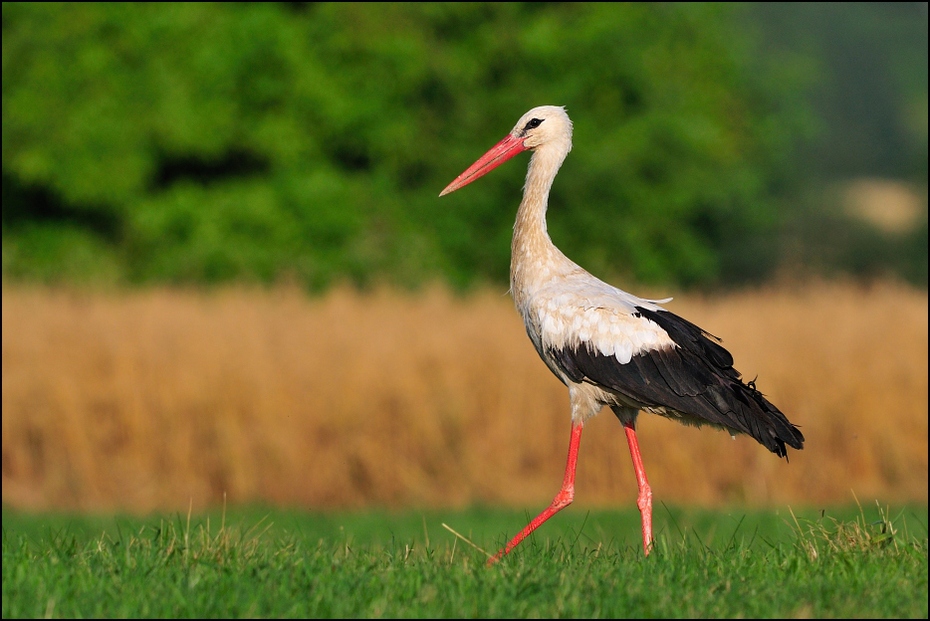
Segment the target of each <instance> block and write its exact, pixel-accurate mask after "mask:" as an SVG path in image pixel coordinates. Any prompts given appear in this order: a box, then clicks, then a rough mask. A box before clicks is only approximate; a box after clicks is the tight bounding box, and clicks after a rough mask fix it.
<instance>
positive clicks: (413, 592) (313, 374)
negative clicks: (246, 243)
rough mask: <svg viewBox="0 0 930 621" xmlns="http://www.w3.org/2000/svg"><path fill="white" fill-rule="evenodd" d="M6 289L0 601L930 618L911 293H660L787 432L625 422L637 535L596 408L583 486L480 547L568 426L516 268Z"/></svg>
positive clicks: (122, 608)
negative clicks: (470, 275)
mask: <svg viewBox="0 0 930 621" xmlns="http://www.w3.org/2000/svg"><path fill="white" fill-rule="evenodd" d="M664 293H665V292H662V291H656V292H650V295H654V296H655V297H660V296H662V295H664ZM3 300H4V302H3V325H2V327H3V378H2V379H3V383H2V392H3V394H2V404H3V418H2V424H3V434H2V442H3V457H2V473H3V487H2V489H3V506H4V510H3V564H2V571H3V617H4V618H8V617H36V616H46V617H69V616H100V617H117V616H136V617H138V616H144V617H153V616H175V617H177V616H191V617H194V616H196V617H204V616H206V617H243V616H250V617H254V616H277V617H296V616H315V617H399V616H405V617H424V618H434V617H508V618H509V617H534V616H536V617H539V616H546V617H554V616H588V617H663V618H667V617H695V616H701V617H740V616H753V617H773V618H781V617H810V616H817V617H852V616H855V617H913V618H921V617H922V618H926V615H927V597H926V593H927V294H926V292H923V291H917V290H914V289H911V288H908V287H905V286H901V285H897V284H893V283H888V282H879V283H874V284H871V285H868V286H864V285H853V284H843V283H831V284H826V283H809V284H793V285H787V284H782V285H778V286H771V287H768V288H763V289H759V290H754V291H744V292H737V293H730V294H725V295H724V294H720V295H715V296H713V297H711V296H707V297H702V296H695V295H687V296H681V297H680V298H678V299H676V300H675V301H673V302H672V303H670V304H669V305H668V308H669V309H670V310H673V311H675V312H678V313H680V314H682V315H684V316H686V317H688V318H689V319H691V320H693V321H695V322H697V323H698V324H700V325H702V326H704V327H705V328H706V329H707V330H709V331H711V332H713V333H715V334H718V335H720V336H722V337H723V338H724V344H725V345H726V346H727V347H728V348H729V349H730V350H731V351H732V353H733V354H734V356H735V358H736V360H737V368H738V369H740V370H741V371H742V372H743V373H744V374H745V375H746V377H747V378H748V379H752V378H756V381H757V383H758V385H759V387H760V389H761V390H763V392H765V393H766V394H767V395H768V396H769V397H770V398H771V400H772V401H773V402H775V403H776V404H778V405H779V406H780V407H781V408H782V409H783V410H784V411H785V412H786V413H787V414H788V416H789V417H790V419H791V420H792V421H793V422H794V423H796V424H798V425H800V426H801V428H802V430H803V432H804V434H805V436H806V438H807V443H806V445H805V448H804V450H803V451H792V452H791V453H790V455H789V458H790V461H788V462H787V463H786V462H785V460H780V459H778V458H776V457H775V456H774V455H771V454H770V453H768V452H767V451H765V450H764V449H763V448H762V447H760V446H758V445H756V443H755V442H754V441H751V440H749V439H747V438H744V437H737V438H736V439H731V438H730V437H729V436H728V435H727V434H725V433H722V432H718V431H714V430H709V429H694V428H686V427H682V426H680V425H677V424H675V423H672V422H670V421H666V420H664V419H658V418H656V417H650V416H643V417H641V419H640V425H639V428H640V442H641V447H642V449H643V454H644V459H645V463H646V468H647V472H648V473H649V476H650V482H651V484H652V487H653V492H654V494H655V498H654V502H655V525H656V547H655V549H654V552H653V554H652V555H650V556H649V557H648V558H644V557H643V555H642V549H641V544H640V539H639V537H640V535H639V514H638V512H637V511H636V508H635V496H636V484H635V481H634V479H633V475H632V467H631V465H630V463H629V455H628V453H627V449H626V443H625V440H624V437H623V434H622V430H621V428H620V425H619V424H617V422H616V420H614V419H613V417H612V416H610V415H604V414H602V415H600V416H598V417H596V418H595V419H593V421H592V422H591V423H590V424H589V425H588V431H587V432H586V435H585V438H584V441H583V442H582V448H581V453H580V459H579V466H578V476H577V479H576V496H575V504H574V505H573V506H572V507H570V508H568V509H567V510H565V511H563V512H561V513H560V514H559V515H558V516H557V517H556V518H554V519H553V520H551V521H550V522H549V523H547V524H546V525H545V526H544V527H543V528H542V529H540V530H539V531H537V533H536V534H534V535H533V536H532V537H531V538H530V539H528V540H527V541H526V542H524V544H523V545H521V546H520V547H519V548H518V549H517V550H515V551H514V552H513V553H512V554H511V555H509V556H508V557H507V558H506V559H505V560H504V561H503V562H502V563H500V564H499V565H498V566H497V567H495V568H492V569H490V570H488V569H486V568H485V567H484V563H485V560H486V558H487V553H488V552H491V553H493V551H495V550H496V549H497V547H498V546H500V545H502V544H503V543H504V542H505V541H506V539H507V538H508V537H509V536H511V535H512V534H513V533H514V532H515V531H516V530H517V529H519V528H520V527H522V526H523V525H524V524H525V523H526V521H527V520H528V519H529V518H530V517H532V515H535V514H536V513H537V512H538V511H539V510H540V509H542V508H543V507H544V506H545V505H546V504H547V503H548V502H549V500H550V499H551V497H552V494H554V493H555V491H556V490H557V489H558V485H559V483H560V481H561V475H562V470H563V468H564V459H565V449H566V446H567V441H568V438H567V435H568V428H569V419H568V398H567V395H566V391H565V388H564V387H563V386H562V385H561V384H560V383H559V382H558V381H557V380H556V379H555V378H554V377H552V376H551V375H550V373H549V371H548V370H547V369H546V368H545V366H544V365H543V364H542V363H541V362H540V361H539V360H538V358H537V356H536V354H535V352H534V351H533V349H532V347H531V345H530V344H529V341H528V339H527V338H526V336H525V334H524V331H523V327H522V325H521V324H520V322H519V319H518V317H517V314H516V312H515V311H514V309H513V308H512V305H511V302H510V299H509V297H507V296H506V294H505V292H503V291H499V290H492V289H485V290H482V291H478V292H474V293H472V294H469V295H454V294H452V293H450V292H449V291H448V290H446V289H444V288H441V287H435V288H428V289H425V290H423V291H421V292H420V293H416V294H409V293H408V294H401V293H398V292H396V291H391V290H386V289H385V290H375V291H372V292H369V293H360V292H358V291H355V290H350V289H337V290H335V291H333V292H331V293H330V294H328V295H326V296H324V297H320V298H308V297H306V296H305V295H303V294H302V293H300V292H299V291H296V290H293V289H288V288H280V289H274V290H250V289H243V288H237V289H228V290H214V291H212V292H205V291H179V290H143V291H134V292H133V291H121V292H88V291H76V290H67V289H49V288H30V287H5V288H4V290H3ZM855 502H861V506H857V505H855V504H854V503H855ZM227 506H228V507H229V509H228V511H227V510H226V509H224V507H227ZM249 507H252V508H249Z"/></svg>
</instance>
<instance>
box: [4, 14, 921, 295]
mask: <svg viewBox="0 0 930 621" xmlns="http://www.w3.org/2000/svg"><path fill="white" fill-rule="evenodd" d="M741 10H742V9H740V8H736V9H734V8H730V7H729V6H727V5H717V4H703V3H702V4H688V3H681V4H675V3H668V4H613V3H610V4H601V3H564V4H561V3H556V4H548V3H545V4H537V3H488V4H482V3H463V4H459V3H443V4H429V3H418V4H395V3H380V4H379V3H375V4H371V3H319V4H317V3H307V4H269V3H250V4H228V5H222V4H220V5H217V4H167V5H166V4H94V3H78V4H67V5H60V4H16V3H4V5H3V274H4V277H5V278H26V279H40V280H50V281H87V280H90V281H109V282H117V283H132V282H137V283H146V282H154V283H210V282H223V281H228V280H233V279H235V280H247V281H258V282H275V281H279V280H282V279H287V280H296V281H298V282H301V283H303V284H305V285H306V286H308V287H310V288H312V289H319V288H322V287H325V286H326V285H328V284H330V283H332V282H334V281H337V280H343V279H345V280H349V281H352V282H355V283H357V284H366V283H369V282H372V281H376V280H387V281H391V282H395V283H400V284H405V285H415V284H417V283H420V282H422V281H424V280H426V279H430V278H435V277H441V278H444V279H446V280H447V281H450V282H453V283H455V284H456V285H465V284H468V283H472V282H475V281H476V280H496V281H503V280H504V279H506V274H507V267H508V255H509V237H510V228H511V223H512V218H513V212H514V210H515V207H516V204H517V202H518V200H519V189H520V186H521V182H522V177H523V174H524V167H523V166H524V163H525V160H521V162H520V163H512V164H511V165H510V166H508V167H505V168H503V169H502V170H501V171H498V172H496V173H495V174H494V175H492V176H489V177H487V178H486V179H484V180H482V182H481V183H480V184H475V185H474V186H471V187H469V188H468V190H467V191H463V192H460V193H457V194H454V195H452V196H450V197H447V198H443V199H442V200H439V199H438V198H437V194H438V192H439V190H440V189H442V188H443V187H444V186H445V184H446V183H447V182H448V181H450V180H451V179H452V178H453V177H454V176H455V175H457V174H458V173H459V172H461V170H463V169H464V168H465V167H466V166H467V165H468V164H470V163H471V162H472V161H473V160H474V159H475V158H476V157H477V156H479V155H480V154H481V153H483V152H484V150H485V149H486V148H487V147H489V146H490V145H491V144H493V143H494V142H495V141H496V140H498V139H499V138H500V137H502V136H503V135H504V133H505V132H507V131H508V130H509V129H510V128H511V126H512V124H513V123H514V122H515V121H516V119H517V118H518V117H519V116H520V115H521V114H522V113H523V112H524V111H526V110H527V109H529V108H530V107H532V106H535V105H540V104H544V103H545V104H549V103H551V104H560V105H566V106H567V108H568V110H569V113H570V114H571V115H572V117H573V119H574V122H575V146H576V148H575V151H574V153H572V155H571V156H570V157H569V159H568V160H567V163H566V166H565V169H564V170H565V173H564V174H563V175H561V176H560V178H559V179H558V180H557V182H556V186H555V188H554V191H553V196H552V203H553V208H552V209H551V211H550V230H551V232H552V236H553V238H554V239H555V241H556V243H557V244H559V245H560V246H561V247H563V249H564V250H565V251H566V253H567V254H569V255H570V256H572V257H573V258H575V259H576V260H577V261H578V262H579V263H581V264H582V265H584V266H585V267H587V268H588V269H590V270H591V271H593V272H594V273H596V274H598V275H601V276H619V277H621V278H624V279H635V280H640V281H647V282H669V281H677V282H679V283H682V284H686V285H687V284H697V285H707V284H714V283H721V282H724V283H727V282H734V281H739V280H746V279H754V278H759V277H761V276H765V275H766V274H768V273H769V272H770V271H771V270H772V269H773V268H774V267H775V264H776V261H777V252H778V250H777V248H776V247H775V241H774V240H776V239H777V236H775V235H773V233H774V232H775V231H777V229H778V226H779V222H780V220H779V209H778V199H779V197H782V198H783V197H784V196H785V193H786V191H788V190H789V189H790V188H792V187H793V184H795V183H796V181H797V177H796V176H795V175H794V174H793V171H792V169H791V167H790V166H789V165H788V163H789V161H790V159H791V156H792V155H793V154H794V153H795V146H796V143H797V141H798V138H799V137H800V136H802V135H804V134H805V132H806V131H807V130H808V129H809V128H810V127H812V125H810V120H811V116H810V114H809V109H808V105H807V103H806V102H805V100H804V98H803V97H802V94H803V93H804V92H805V91H804V89H805V88H806V85H807V84H809V83H810V80H811V76H812V75H813V73H812V72H809V71H806V69H805V67H807V65H806V64H805V63H804V62H796V61H797V59H794V58H793V57H791V56H790V55H788V54H784V53H779V52H778V51H777V50H775V51H771V50H770V51H769V53H767V54H765V55H761V54H759V53H758V51H757V49H756V48H755V47H754V43H753V42H754V41H756V40H757V38H756V37H754V36H753V34H752V29H749V28H746V27H744V25H741V24H743V23H744V22H741V21H740V20H739V19H738V17H739V16H740V15H741V13H740V11H741ZM924 101H926V100H924Z"/></svg>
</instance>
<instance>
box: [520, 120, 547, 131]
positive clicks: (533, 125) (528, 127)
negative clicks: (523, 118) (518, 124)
mask: <svg viewBox="0 0 930 621" xmlns="http://www.w3.org/2000/svg"><path fill="white" fill-rule="evenodd" d="M542 122H543V120H542V119H531V120H530V122H529V123H527V124H526V125H524V126H523V131H529V130H531V129H536V128H537V127H539V126H540V125H541V124H542Z"/></svg>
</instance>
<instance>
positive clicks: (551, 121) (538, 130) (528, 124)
mask: <svg viewBox="0 0 930 621" xmlns="http://www.w3.org/2000/svg"><path fill="white" fill-rule="evenodd" d="M542 148H547V149H548V148H552V149H553V150H557V151H558V152H559V154H560V158H564V157H565V155H566V154H568V152H569V151H571V149H572V121H571V119H569V118H568V115H567V114H566V113H565V108H563V107H561V106H537V107H536V108H533V109H532V110H530V111H529V112H527V113H526V114H524V115H523V116H521V117H520V120H519V121H517V124H516V125H514V128H513V130H511V132H510V133H509V134H507V135H506V136H505V137H504V139H503V140H501V141H500V142H498V143H497V144H496V145H494V146H493V147H491V149H490V150H489V151H488V152H487V153H485V154H484V155H482V156H481V157H480V158H479V159H478V161H477V162H475V163H474V164H472V165H471V166H469V167H468V170H466V171H465V172H463V173H462V174H461V175H459V176H458V177H456V178H455V180H454V181H453V182H452V183H450V184H449V185H448V186H446V189H445V190H443V191H442V192H441V193H440V194H439V196H445V195H446V194H449V193H450V192H455V191H456V190H458V189H459V188H461V187H463V186H466V185H468V184H469V183H471V182H472V181H474V180H475V179H477V178H479V177H483V176H484V175H486V174H488V173H489V172H491V171H492V170H494V169H495V168H497V167H498V166H500V165H501V164H503V163H504V162H506V161H507V160H509V159H510V158H512V157H513V156H514V155H516V154H518V153H523V152H524V151H530V150H537V149H540V150H541V149H542ZM559 161H561V159H560V160H559Z"/></svg>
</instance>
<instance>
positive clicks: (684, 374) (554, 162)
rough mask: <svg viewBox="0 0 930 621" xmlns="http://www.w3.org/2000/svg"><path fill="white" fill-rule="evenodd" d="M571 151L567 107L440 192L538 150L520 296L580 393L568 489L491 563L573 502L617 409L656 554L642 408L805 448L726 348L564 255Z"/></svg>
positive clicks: (520, 264) (520, 241)
mask: <svg viewBox="0 0 930 621" xmlns="http://www.w3.org/2000/svg"><path fill="white" fill-rule="evenodd" d="M571 148H572V122H571V120H570V119H569V118H568V115H567V114H566V113H565V110H564V108H562V107H559V106H540V107H537V108H533V109H532V110H530V111H529V112H527V113H526V114H524V115H523V116H522V117H521V118H520V120H519V121H517V124H516V126H514V128H513V130H512V131H511V132H510V133H509V134H508V135H507V136H506V137H505V138H504V139H503V140H501V141H500V142H499V143H497V144H496V145H495V146H494V147H492V148H491V150H490V151H488V152H487V153H485V154H484V155H483V156H482V157H481V158H480V159H478V161H477V162H475V163H474V164H472V165H471V167H469V168H468V169H467V170H466V171H465V172H463V173H462V174H461V175H459V176H458V177H457V178H456V179H455V180H454V181H453V182H452V183H450V184H449V185H448V186H447V187H446V189H444V190H443V191H442V193H441V194H440V196H443V195H445V194H449V193H450V192H454V191H455V190H458V189H459V188H461V187H463V186H465V185H467V184H469V183H471V182H472V181H474V180H475V179H477V178H479V177H481V176H482V175H485V174H487V173H488V172H490V171H491V170H493V169H494V168H496V167H497V166H499V165H500V164H503V163H504V162H505V161H507V160H508V159H510V158H512V157H513V156H515V155H517V154H518V153H522V152H523V151H532V152H533V155H532V157H531V158H530V165H529V170H528V172H527V175H526V185H525V186H524V188H523V201H522V202H521V203H520V208H519V209H518V210H517V219H516V223H515V224H514V230H513V242H512V245H511V262H510V291H511V294H512V295H513V298H514V303H515V304H516V307H517V310H519V311H520V314H521V315H522V316H523V322H524V324H525V325H526V331H527V334H529V337H530V340H531V341H533V345H534V346H535V347H536V351H537V352H538V353H539V355H540V357H541V358H542V359H543V362H545V363H546V365H547V366H548V367H549V369H550V370H551V371H552V372H553V373H554V374H555V375H556V377H558V378H559V379H560V380H561V381H562V383H563V384H565V385H566V386H567V387H568V393H569V397H570V401H571V415H572V427H571V440H570V442H569V445H568V463H567V464H566V467H565V479H564V480H563V482H562V488H561V489H560V490H559V493H558V494H556V496H555V498H554V499H553V500H552V504H550V505H549V507H548V508H547V509H545V510H544V511H543V512H542V513H540V514H539V515H538V516H537V517H536V518H535V519H534V520H532V521H531V522H530V523H529V524H528V525H527V526H526V527H525V528H524V529H523V530H521V531H520V532H519V533H517V535H516V536H514V538H513V539H511V540H510V542H509V543H507V545H505V546H504V547H503V548H502V549H501V550H500V551H499V552H498V553H497V554H496V555H495V556H494V557H492V558H491V559H490V560H489V561H488V563H489V564H492V563H494V562H496V561H498V560H500V559H501V557H503V556H504V555H505V554H507V553H508V552H510V551H511V550H512V549H513V548H514V547H516V546H517V545H518V544H519V543H520V542H521V541H523V539H525V538H526V537H527V536H528V535H529V534H530V533H532V532H533V531H534V530H536V529H537V528H538V527H539V526H540V525H541V524H542V523H543V522H545V521H546V520H548V519H549V518H550V517H552V516H553V515H555V514H556V513H557V512H559V511H560V510H562V509H564V508H565V507H566V506H568V505H569V504H571V502H572V500H573V498H574V495H575V465H576V463H577V460H578V446H579V443H580V441H581V431H582V429H583V428H584V424H585V421H587V420H588V419H589V418H591V417H592V416H594V415H595V414H597V413H598V412H599V411H600V410H601V408H602V407H603V406H605V405H606V406H608V407H610V409H611V410H613V412H614V414H616V416H617V418H618V419H620V422H621V423H622V424H623V427H624V430H625V431H626V437H627V442H628V443H629V446H630V454H631V456H632V458H633V468H634V470H635V471H636V480H637V483H638V486H639V496H638V497H637V503H636V504H637V506H638V507H639V511H640V513H641V515H642V530H643V549H644V551H645V553H646V554H649V551H650V547H651V545H652V490H651V489H650V487H649V482H648V481H647V479H646V472H645V470H644V468H643V461H642V457H641V456H640V452H639V444H638V442H637V439H636V431H635V424H636V417H637V415H638V414H639V412H640V410H644V411H646V412H651V413H653V414H659V415H661V416H665V417H667V418H673V419H676V420H678V421H679V422H682V423H685V424H689V425H697V426H700V425H711V426H713V427H718V428H722V429H726V430H727V431H729V432H730V433H731V434H736V433H746V434H749V435H750V436H752V437H753V438H755V439H756V440H757V441H758V442H759V443H760V444H762V445H763V446H765V448H767V449H769V450H770V451H772V452H773V453H775V454H776V455H778V456H779V457H787V454H786V448H785V445H786V444H787V445H788V446H791V447H792V448H795V449H801V448H803V446H804V436H803V435H801V432H800V431H798V429H797V428H796V427H795V426H794V425H792V424H791V422H789V421H788V419H787V418H786V417H785V415H784V414H782V413H781V412H780V411H779V410H778V408H777V407H775V406H774V405H772V404H771V403H769V401H768V400H767V399H766V398H765V397H764V396H763V395H762V393H760V392H759V391H758V390H756V386H755V383H754V382H749V383H744V382H743V381H742V380H741V379H740V374H739V372H738V371H737V370H736V369H734V368H733V357H732V356H731V355H730V353H729V352H728V351H727V350H726V349H724V348H723V347H722V346H721V345H720V344H719V342H718V341H719V339H717V338H716V337H714V336H712V335H711V334H708V333H707V332H705V331H704V330H702V329H701V328H699V327H698V326H696V325H694V324H693V323H691V322H689V321H687V320H685V319H682V318H681V317H678V316H677V315H675V314H673V313H670V312H669V311H667V310H665V309H664V308H662V306H660V304H663V303H666V302H668V301H669V300H645V299H642V298H639V297H636V296H635V295H632V294H630V293H627V292H625V291H621V290H620V289H617V288H616V287H612V286H611V285H608V284H607V283H605V282H603V281H601V280H599V279H597V278H595V277H594V276H592V275H591V274H589V273H588V272H586V271H585V270H584V269H582V268H581V267H580V266H578V265H577V264H575V263H574V262H573V261H571V259H569V258H568V257H566V256H565V255H564V254H562V252H561V251H560V250H559V249H558V248H556V247H555V245H554V244H553V243H552V240H551V239H549V234H548V232H547V231H546V209H547V207H548V202H549V190H550V189H551V188H552V182H553V180H554V179H555V176H556V174H557V173H558V171H559V168H560V167H561V166H562V162H563V161H564V160H565V157H566V156H567V155H568V152H569V151H571Z"/></svg>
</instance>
